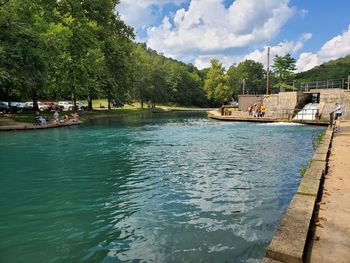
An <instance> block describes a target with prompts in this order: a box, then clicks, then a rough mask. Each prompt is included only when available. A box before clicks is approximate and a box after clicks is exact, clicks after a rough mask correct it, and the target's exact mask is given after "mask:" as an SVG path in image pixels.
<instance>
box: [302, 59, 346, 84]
mask: <svg viewBox="0 0 350 263" xmlns="http://www.w3.org/2000/svg"><path fill="white" fill-rule="evenodd" d="M348 75H350V55H349V56H346V57H343V58H339V59H336V60H332V61H329V62H326V63H324V64H322V65H320V66H317V67H314V68H312V69H310V70H308V71H304V72H300V73H298V74H296V80H297V82H298V83H300V82H308V81H317V80H328V79H341V78H347V76H348Z"/></svg>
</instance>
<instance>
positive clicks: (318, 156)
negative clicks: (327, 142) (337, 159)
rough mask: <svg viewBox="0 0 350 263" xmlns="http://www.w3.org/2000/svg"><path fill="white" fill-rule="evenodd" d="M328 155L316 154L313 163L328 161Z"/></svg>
mask: <svg viewBox="0 0 350 263" xmlns="http://www.w3.org/2000/svg"><path fill="white" fill-rule="evenodd" d="M327 157H328V153H315V154H314V156H313V157H312V159H311V161H321V162H325V161H327Z"/></svg>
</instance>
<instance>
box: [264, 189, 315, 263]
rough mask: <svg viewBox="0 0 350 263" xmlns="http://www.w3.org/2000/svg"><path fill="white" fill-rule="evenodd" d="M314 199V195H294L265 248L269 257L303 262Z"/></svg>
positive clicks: (292, 262)
mask: <svg viewBox="0 0 350 263" xmlns="http://www.w3.org/2000/svg"><path fill="white" fill-rule="evenodd" d="M315 201H316V198H315V197H314V196H307V195H299V194H296V195H295V196H294V198H293V199H292V201H291V203H290V205H289V207H288V209H287V211H286V214H285V215H284V217H283V218H282V221H281V224H280V226H279V229H278V231H277V233H276V235H275V236H274V238H273V239H272V241H271V244H270V246H269V247H268V249H267V256H268V257H269V258H271V259H273V260H278V261H282V262H290V263H301V262H303V254H304V248H305V242H306V239H307V236H308V232H309V225H310V222H311V219H312V215H313V211H314V206H315Z"/></svg>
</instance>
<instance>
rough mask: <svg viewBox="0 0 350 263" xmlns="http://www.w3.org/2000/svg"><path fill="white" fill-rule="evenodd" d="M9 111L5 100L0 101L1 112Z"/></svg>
mask: <svg viewBox="0 0 350 263" xmlns="http://www.w3.org/2000/svg"><path fill="white" fill-rule="evenodd" d="M9 111H10V107H9V105H8V103H7V102H5V101H0V112H1V113H8V112H9Z"/></svg>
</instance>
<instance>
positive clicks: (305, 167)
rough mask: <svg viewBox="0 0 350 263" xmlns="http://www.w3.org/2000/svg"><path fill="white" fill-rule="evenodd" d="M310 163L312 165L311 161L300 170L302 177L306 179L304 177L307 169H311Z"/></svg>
mask: <svg viewBox="0 0 350 263" xmlns="http://www.w3.org/2000/svg"><path fill="white" fill-rule="evenodd" d="M310 163H311V162H310V161H309V162H308V163H307V164H306V165H302V166H301V167H300V169H299V174H300V177H304V175H305V173H306V171H307V169H309V167H310Z"/></svg>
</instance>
